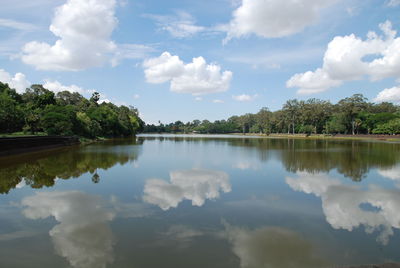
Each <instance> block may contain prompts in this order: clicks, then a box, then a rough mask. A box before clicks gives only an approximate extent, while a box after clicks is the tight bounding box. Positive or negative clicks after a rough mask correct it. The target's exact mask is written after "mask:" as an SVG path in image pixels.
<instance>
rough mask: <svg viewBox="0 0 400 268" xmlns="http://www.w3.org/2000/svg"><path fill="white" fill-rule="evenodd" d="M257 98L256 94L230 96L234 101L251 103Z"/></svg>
mask: <svg viewBox="0 0 400 268" xmlns="http://www.w3.org/2000/svg"><path fill="white" fill-rule="evenodd" d="M257 97H258V95H257V94H255V95H247V94H242V95H237V96H232V98H233V99H234V100H236V101H253V100H255V98H257Z"/></svg>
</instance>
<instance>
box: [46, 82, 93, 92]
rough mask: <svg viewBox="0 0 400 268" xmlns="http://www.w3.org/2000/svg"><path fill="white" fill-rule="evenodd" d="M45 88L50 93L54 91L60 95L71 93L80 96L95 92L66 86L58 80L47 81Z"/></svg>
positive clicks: (75, 86)
mask: <svg viewBox="0 0 400 268" xmlns="http://www.w3.org/2000/svg"><path fill="white" fill-rule="evenodd" d="M43 87H44V88H46V89H48V90H50V91H53V92H54V93H58V92H61V91H69V92H71V93H73V92H78V93H79V94H85V93H93V92H94V91H93V90H85V89H83V88H81V87H79V86H77V85H70V86H64V85H62V84H61V83H60V82H58V81H56V80H45V83H44V84H43Z"/></svg>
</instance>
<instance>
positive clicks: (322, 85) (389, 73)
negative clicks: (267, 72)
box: [286, 21, 400, 94]
mask: <svg viewBox="0 0 400 268" xmlns="http://www.w3.org/2000/svg"><path fill="white" fill-rule="evenodd" d="M379 28H380V29H381V30H382V32H383V33H384V36H378V35H377V34H376V33H375V32H369V33H368V36H367V39H366V40H362V39H361V38H359V37H356V36H355V35H354V34H351V35H347V36H336V37H335V38H334V39H333V40H332V41H331V42H330V43H329V44H328V48H327V50H326V51H325V55H324V59H323V66H322V68H318V69H316V70H315V71H308V72H305V73H299V74H295V75H294V76H292V77H291V78H290V79H289V80H288V81H287V83H286V86H287V87H291V88H292V87H297V88H300V89H299V91H298V93H301V94H312V93H318V92H322V91H326V90H327V89H329V88H331V87H337V86H340V85H341V84H342V83H343V82H344V81H349V80H359V79H363V78H364V77H366V76H367V77H369V78H370V80H371V81H376V80H380V79H383V78H387V77H395V78H400V37H397V38H396V31H394V30H392V24H391V23H390V22H389V21H386V22H385V23H382V24H380V25H379ZM371 56H373V59H372V60H368V59H367V57H371Z"/></svg>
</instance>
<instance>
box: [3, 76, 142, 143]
mask: <svg viewBox="0 0 400 268" xmlns="http://www.w3.org/2000/svg"><path fill="white" fill-rule="evenodd" d="M99 99H100V95H99V93H97V92H95V93H93V96H92V97H91V98H90V100H88V99H86V98H84V97H83V96H82V95H80V94H79V93H77V92H74V93H71V92H68V91H62V92H59V93H57V94H54V93H53V92H52V91H49V90H47V89H45V88H44V87H43V86H42V85H32V86H31V87H30V88H27V89H26V91H25V93H23V94H18V93H17V92H16V91H15V90H14V89H11V88H10V87H9V86H8V85H7V84H3V83H1V82H0V133H14V132H23V133H26V134H28V133H29V134H33V135H35V134H38V133H42V132H44V133H46V134H48V135H77V136H81V137H87V138H96V137H120V136H131V135H134V134H136V133H137V132H139V131H141V130H142V129H143V125H144V122H143V121H142V120H141V119H140V117H139V115H138V111H137V109H135V108H134V107H126V106H116V105H114V104H112V103H105V102H103V103H101V104H99Z"/></svg>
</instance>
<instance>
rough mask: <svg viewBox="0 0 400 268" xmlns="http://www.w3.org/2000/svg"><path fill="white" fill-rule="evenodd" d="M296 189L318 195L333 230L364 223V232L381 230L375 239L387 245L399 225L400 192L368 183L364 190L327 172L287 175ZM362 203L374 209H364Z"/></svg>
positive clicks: (287, 180) (352, 227) (350, 227)
mask: <svg viewBox="0 0 400 268" xmlns="http://www.w3.org/2000/svg"><path fill="white" fill-rule="evenodd" d="M286 183H287V184H288V185H289V186H290V187H291V188H292V189H293V190H296V191H302V192H305V193H309V194H311V193H312V194H315V195H316V196H319V197H321V200H322V208H323V211H324V214H325V217H326V220H327V221H328V223H329V224H331V226H332V227H333V228H335V229H345V230H348V231H352V230H353V229H354V228H357V227H359V226H360V225H364V227H365V230H366V232H367V233H372V232H373V231H375V230H376V231H379V230H380V231H381V232H380V234H379V235H378V238H377V241H378V242H380V243H382V244H384V245H386V244H387V243H388V242H389V237H390V236H391V235H393V229H392V228H396V229H399V228H400V215H399V213H398V211H399V209H400V192H399V191H398V190H387V189H382V188H379V187H378V186H375V185H370V186H369V188H368V189H367V190H363V189H362V188H360V187H355V186H351V185H344V184H343V183H341V182H340V181H339V180H334V179H331V178H329V177H328V176H327V175H320V174H308V173H299V178H297V179H294V178H286ZM362 205H368V206H369V207H372V208H374V209H372V210H365V209H363V208H362Z"/></svg>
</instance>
